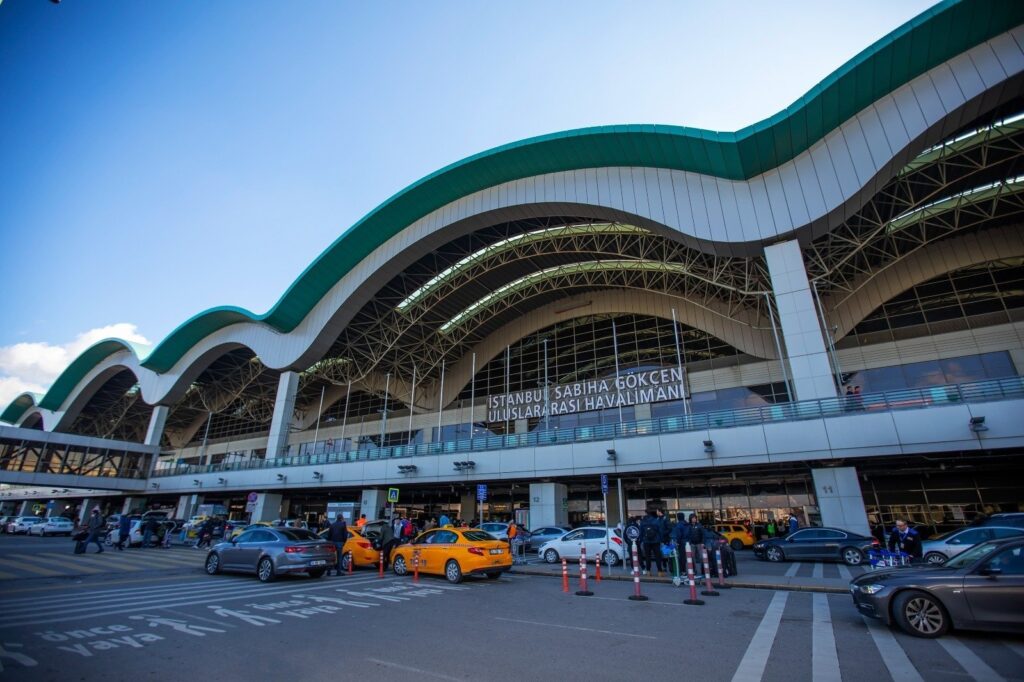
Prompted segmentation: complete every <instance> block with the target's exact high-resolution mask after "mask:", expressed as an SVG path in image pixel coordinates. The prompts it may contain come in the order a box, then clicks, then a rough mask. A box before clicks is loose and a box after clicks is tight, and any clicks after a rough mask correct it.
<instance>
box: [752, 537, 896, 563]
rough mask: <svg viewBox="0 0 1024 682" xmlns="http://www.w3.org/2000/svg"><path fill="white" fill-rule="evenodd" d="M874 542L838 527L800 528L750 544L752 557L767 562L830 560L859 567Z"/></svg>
mask: <svg viewBox="0 0 1024 682" xmlns="http://www.w3.org/2000/svg"><path fill="white" fill-rule="evenodd" d="M877 546H878V540H876V539H875V538H873V537H870V536H867V535H858V534H856V533H851V532H850V531H848V530H843V529H842V528H801V529H800V530H798V531H796V532H795V533H790V534H789V535H787V536H786V537H784V538H768V539H764V540H761V541H759V542H755V543H754V556H756V557H757V558H758V559H767V560H768V561H787V560H789V561H804V560H809V559H834V560H836V561H843V562H845V563H847V564H849V565H850V566H859V565H860V564H862V563H864V560H865V559H866V558H867V554H868V550H870V549H872V548H873V547H877Z"/></svg>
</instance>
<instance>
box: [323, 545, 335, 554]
mask: <svg viewBox="0 0 1024 682" xmlns="http://www.w3.org/2000/svg"><path fill="white" fill-rule="evenodd" d="M324 548H325V549H327V551H328V552H337V551H338V548H337V547H335V546H334V545H324Z"/></svg>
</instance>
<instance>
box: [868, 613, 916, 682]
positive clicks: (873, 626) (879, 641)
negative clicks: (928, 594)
mask: <svg viewBox="0 0 1024 682" xmlns="http://www.w3.org/2000/svg"><path fill="white" fill-rule="evenodd" d="M862 618H863V619H864V622H865V623H867V626H868V633H870V635H871V639H873V640H874V642H875V647H876V648H877V649H878V653H879V655H881V657H882V662H883V663H885V667H886V668H887V669H888V670H889V675H891V676H892V679H893V680H898V681H899V682H924V678H923V677H921V673H919V672H917V668H915V667H914V664H913V663H911V662H910V658H908V657H907V653H906V652H905V651H903V647H901V646H900V645H899V642H897V641H896V637H894V636H893V634H892V632H891V631H890V630H889V628H887V627H885V626H884V625H882V624H881V623H880V622H878V621H877V620H875V619H873V618H868V617H867V616H862Z"/></svg>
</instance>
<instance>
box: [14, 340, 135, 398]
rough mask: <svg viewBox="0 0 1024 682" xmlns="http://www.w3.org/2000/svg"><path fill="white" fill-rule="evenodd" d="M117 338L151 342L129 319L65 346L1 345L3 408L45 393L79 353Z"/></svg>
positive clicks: (46, 344)
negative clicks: (20, 398)
mask: <svg viewBox="0 0 1024 682" xmlns="http://www.w3.org/2000/svg"><path fill="white" fill-rule="evenodd" d="M112 336H113V337H117V338H119V339H124V340H125V341H131V342H132V343H140V344H145V345H149V344H150V341H149V340H148V339H147V338H146V337H144V336H143V335H142V334H140V333H139V331H138V328H137V327H136V326H135V325H134V324H131V323H129V322H119V323H117V324H111V325H108V326H106V327H98V328H96V329H90V330H89V331H86V332H82V333H81V334H79V335H78V336H76V337H75V338H74V340H72V341H69V342H68V343H65V344H61V345H53V344H50V343H47V342H46V341H39V342H35V343H16V344H14V345H11V346H0V411H2V410H3V409H4V408H5V407H7V405H8V404H10V402H11V401H12V400H14V399H15V398H17V397H18V395H20V394H21V393H24V392H26V391H30V392H33V393H45V392H46V389H47V388H49V387H50V384H52V383H53V382H54V380H55V379H56V378H57V377H58V376H60V373H61V372H63V371H64V368H66V367H67V366H68V365H69V364H71V361H72V360H74V359H75V358H76V357H78V354H79V353H81V352H82V351H84V350H85V349H86V348H88V347H89V346H91V345H93V344H94V343H96V342H97V341H100V340H101V339H106V338H110V337H112Z"/></svg>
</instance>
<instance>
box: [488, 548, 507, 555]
mask: <svg viewBox="0 0 1024 682" xmlns="http://www.w3.org/2000/svg"><path fill="white" fill-rule="evenodd" d="M504 553H505V550H503V549H492V550H491V554H504Z"/></svg>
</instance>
